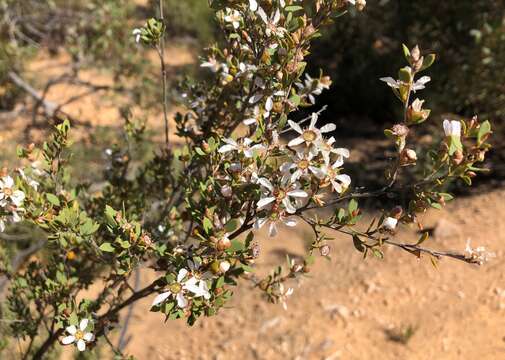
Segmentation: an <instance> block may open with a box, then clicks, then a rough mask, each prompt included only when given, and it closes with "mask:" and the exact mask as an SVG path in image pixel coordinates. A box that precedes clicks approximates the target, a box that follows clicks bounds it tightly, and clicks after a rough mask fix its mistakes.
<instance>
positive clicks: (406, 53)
mask: <svg viewBox="0 0 505 360" xmlns="http://www.w3.org/2000/svg"><path fill="white" fill-rule="evenodd" d="M402 49H403V55H404V56H405V59H407V61H410V50H409V48H408V47H407V45H405V44H402Z"/></svg>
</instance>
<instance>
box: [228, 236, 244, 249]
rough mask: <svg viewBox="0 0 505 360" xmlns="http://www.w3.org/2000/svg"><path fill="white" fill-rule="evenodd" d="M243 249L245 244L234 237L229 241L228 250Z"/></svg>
mask: <svg viewBox="0 0 505 360" xmlns="http://www.w3.org/2000/svg"><path fill="white" fill-rule="evenodd" d="M244 249H245V245H244V244H243V243H242V242H241V241H240V240H238V239H234V240H232V241H231V246H230V248H229V249H228V251H230V252H237V251H242V250H244Z"/></svg>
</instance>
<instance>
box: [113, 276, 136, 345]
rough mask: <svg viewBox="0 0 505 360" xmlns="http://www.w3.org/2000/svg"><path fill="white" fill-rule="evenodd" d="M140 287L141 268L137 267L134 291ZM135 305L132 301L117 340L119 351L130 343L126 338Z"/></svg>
mask: <svg viewBox="0 0 505 360" xmlns="http://www.w3.org/2000/svg"><path fill="white" fill-rule="evenodd" d="M139 287H140V270H139V268H136V269H135V280H134V285H133V292H134V293H136V292H137V291H138V289H139ZM134 306H135V303H131V304H130V306H129V307H128V313H127V314H126V318H125V321H124V325H123V328H122V329H121V333H120V335H119V340H118V342H117V348H118V349H119V351H123V350H124V348H125V347H126V345H127V344H128V341H127V339H126V335H128V325H129V323H130V320H131V317H132V315H133V308H134Z"/></svg>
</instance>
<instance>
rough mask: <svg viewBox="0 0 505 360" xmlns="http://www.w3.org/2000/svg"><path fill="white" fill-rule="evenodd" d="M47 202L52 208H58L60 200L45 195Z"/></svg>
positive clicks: (52, 195)
mask: <svg viewBox="0 0 505 360" xmlns="http://www.w3.org/2000/svg"><path fill="white" fill-rule="evenodd" d="M46 198H47V201H49V202H50V203H51V204H53V205H54V206H58V207H59V206H60V199H58V197H57V196H56V195H54V194H49V193H48V194H46Z"/></svg>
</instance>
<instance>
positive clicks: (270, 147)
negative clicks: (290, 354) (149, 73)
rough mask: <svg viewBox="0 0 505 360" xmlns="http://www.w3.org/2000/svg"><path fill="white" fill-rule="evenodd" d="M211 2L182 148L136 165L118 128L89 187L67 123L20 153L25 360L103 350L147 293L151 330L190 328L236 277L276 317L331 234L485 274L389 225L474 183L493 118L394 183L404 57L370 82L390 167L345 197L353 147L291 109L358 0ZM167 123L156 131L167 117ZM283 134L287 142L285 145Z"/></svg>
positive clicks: (5, 205) (152, 31) (313, 80)
mask: <svg viewBox="0 0 505 360" xmlns="http://www.w3.org/2000/svg"><path fill="white" fill-rule="evenodd" d="M210 5H211V7H212V8H213V9H214V10H215V12H216V16H217V19H218V22H219V24H220V26H221V27H222V31H223V34H224V35H225V36H224V42H223V44H222V45H221V46H218V45H214V46H211V47H210V48H209V49H208V54H207V56H206V57H205V58H204V59H202V67H204V68H208V70H209V72H210V75H211V80H210V81H207V82H204V83H200V84H187V85H184V86H183V99H184V100H185V102H186V106H187V109H188V111H187V112H185V113H181V114H178V115H177V116H176V117H175V120H176V127H177V128H176V132H177V134H178V136H180V137H181V138H182V139H184V141H185V145H184V146H183V147H180V148H175V147H170V146H169V145H170V144H169V143H168V137H167V143H166V144H165V146H164V147H163V148H162V149H161V150H160V151H159V152H157V153H156V154H154V155H153V157H152V159H151V160H149V161H148V162H146V163H143V164H141V165H140V166H138V164H135V166H133V164H132V161H131V154H130V151H131V148H132V147H133V146H134V145H135V142H139V141H145V139H144V140H143V137H142V132H141V131H140V130H138V129H136V128H135V127H131V126H130V127H127V134H128V137H129V139H130V141H131V143H132V144H131V145H132V146H129V147H127V148H125V149H120V148H115V149H113V150H110V151H108V155H109V158H110V164H109V167H108V169H107V171H106V172H105V180H106V185H104V186H103V187H102V188H101V189H100V191H98V192H97V191H96V189H95V191H92V190H91V187H90V185H89V184H80V183H77V184H76V183H75V179H72V176H71V173H70V169H69V166H68V162H69V159H70V156H71V147H70V144H69V142H68V132H69V129H70V126H69V123H68V122H64V123H62V124H60V125H58V126H57V127H56V128H55V131H54V134H53V137H52V139H51V140H50V141H48V142H46V143H45V144H44V145H43V146H42V148H40V149H37V148H35V147H33V146H29V147H27V148H20V149H19V155H20V157H21V158H23V159H25V161H27V162H29V163H30V165H29V166H26V167H25V168H23V169H19V170H18V171H17V175H16V176H14V175H12V174H11V175H8V173H5V174H4V176H3V178H2V181H1V183H0V189H1V190H0V209H1V213H0V216H1V218H0V219H1V224H2V230H4V229H3V227H4V225H5V224H7V231H8V229H9V226H10V225H9V224H10V223H12V222H19V221H21V220H22V221H24V222H25V223H27V224H32V226H35V227H36V228H39V229H42V230H43V232H44V234H45V236H46V238H47V246H46V249H47V252H46V253H45V254H44V256H43V257H41V258H37V259H32V260H31V261H30V262H29V264H28V265H27V266H26V268H24V269H23V270H22V271H17V272H14V271H11V269H9V268H7V267H4V268H2V269H1V271H2V272H3V273H4V274H6V275H7V276H8V277H9V279H10V281H11V282H10V294H9V295H8V306H9V312H10V313H11V314H12V316H13V317H14V318H15V319H16V321H13V322H12V324H11V330H12V332H13V335H14V336H15V337H16V338H21V339H26V338H28V339H29V340H30V341H29V342H28V346H27V347H26V349H25V350H24V351H25V354H26V356H25V357H27V356H33V358H35V359H40V358H43V357H44V356H45V355H46V354H47V353H48V352H49V351H51V349H52V348H53V347H54V346H55V345H56V344H57V343H61V344H62V345H71V344H75V346H76V347H77V349H78V350H80V351H84V350H86V349H88V348H93V347H94V346H96V344H97V342H98V341H100V339H101V338H104V340H106V341H107V342H108V343H109V344H111V343H110V341H109V340H108V338H107V334H108V332H109V330H111V328H113V327H114V324H115V323H117V321H118V317H119V312H120V311H121V310H122V309H124V308H126V307H128V306H129V305H131V304H133V303H135V302H136V301H138V300H139V299H142V298H146V297H147V298H149V299H151V301H152V306H151V309H150V310H152V311H155V312H160V313H161V314H162V316H160V320H161V319H169V320H175V319H179V318H182V319H184V320H185V321H187V323H188V324H190V325H192V324H194V323H195V322H196V321H197V320H198V318H199V317H201V316H213V315H216V314H217V313H218V312H219V311H221V308H222V307H223V306H224V305H225V304H226V303H227V301H228V300H229V299H230V298H231V296H232V289H233V287H234V286H236V285H237V282H238V280H239V279H240V278H245V279H249V280H251V281H253V282H254V284H255V286H256V287H257V288H258V289H259V290H261V291H262V292H264V294H265V296H266V298H267V299H268V300H269V301H271V302H273V303H282V304H283V305H284V306H285V305H286V301H287V299H288V298H289V296H290V295H291V294H292V293H293V288H291V287H289V283H290V282H292V281H294V280H295V279H297V278H299V277H300V276H303V275H304V274H305V273H306V272H307V271H308V268H309V265H310V264H311V263H312V262H313V261H315V259H316V257H317V255H318V254H319V255H320V256H323V257H328V256H329V255H330V251H331V249H330V245H329V241H330V240H331V238H330V237H329V234H327V233H326V231H327V230H328V231H334V232H339V233H342V234H345V235H348V236H349V239H350V240H351V241H352V242H353V244H354V246H355V248H356V249H357V251H359V252H360V253H362V255H363V256H365V257H366V256H368V255H369V254H371V255H373V256H376V257H379V258H382V257H383V252H382V249H383V248H384V247H385V246H394V247H398V248H400V249H402V250H404V251H407V252H409V253H411V254H413V255H415V256H416V257H420V256H422V255H423V254H424V255H427V256H429V257H430V258H432V260H433V261H436V260H437V259H439V258H442V257H451V258H455V259H458V260H461V261H465V262H468V263H481V262H483V261H484V260H485V259H486V258H487V257H488V254H487V252H486V251H485V249H482V248H478V249H475V250H472V249H471V248H470V247H469V248H468V251H467V253H466V254H465V253H461V254H459V253H455V252H439V251H435V250H431V249H429V248H425V247H423V244H422V243H423V242H425V241H426V240H427V237H428V236H427V233H423V235H422V237H421V238H420V239H419V241H418V242H417V243H415V244H406V243H401V242H398V241H396V240H395V239H394V234H395V231H396V229H397V227H398V226H399V225H400V224H410V223H418V218H417V214H419V213H422V212H424V211H426V210H427V209H428V208H430V207H433V208H441V207H442V206H443V205H444V204H445V202H447V201H449V200H451V199H452V196H451V195H450V194H447V193H443V192H442V190H441V189H442V188H443V185H444V184H445V183H447V182H449V181H454V180H457V179H462V180H463V181H464V182H466V183H468V184H471V179H472V177H474V176H475V175H476V173H477V172H479V171H481V170H482V169H480V168H478V167H477V165H476V164H477V163H479V162H482V161H483V160H484V157H485V153H486V151H487V150H488V149H489V145H488V144H487V139H488V137H489V135H490V133H491V127H490V124H489V122H487V121H486V122H482V123H481V122H479V121H478V120H477V118H474V119H472V120H471V121H458V120H446V121H444V123H443V125H442V124H441V126H440V128H441V131H442V129H443V131H445V138H444V140H443V141H442V142H441V143H440V144H439V146H438V147H437V148H435V149H426V151H427V152H428V153H429V162H428V163H426V164H425V165H424V167H423V168H422V169H421V170H422V173H423V176H422V178H420V179H418V181H417V182H415V183H409V184H401V182H400V181H399V179H400V178H401V175H402V170H403V169H404V168H406V167H412V166H417V164H416V161H417V155H416V152H415V151H414V150H412V146H411V144H410V142H409V140H410V139H409V132H410V129H411V128H412V127H416V126H419V125H420V124H422V123H423V122H424V121H426V120H427V119H428V117H429V114H430V111H429V110H428V109H425V108H424V102H423V100H421V99H419V98H416V99H414V100H413V97H414V94H416V95H417V94H418V92H419V91H421V90H423V89H424V88H425V86H426V85H427V84H428V83H429V81H430V78H429V77H428V76H427V75H424V76H421V77H419V75H420V74H421V73H422V72H425V71H426V70H427V69H428V68H429V67H430V65H432V63H433V62H434V61H435V55H433V54H427V55H423V54H422V53H421V51H420V49H419V48H418V47H417V46H416V47H414V48H413V49H408V48H407V47H404V55H405V57H406V60H407V63H408V65H407V66H406V67H404V68H402V69H400V70H399V73H398V79H395V78H392V77H387V78H383V79H382V80H383V81H384V82H385V83H386V84H387V85H389V87H390V89H391V90H392V92H393V94H394V95H395V96H396V97H397V98H398V100H399V101H400V103H401V106H402V109H403V114H404V116H403V118H402V119H401V120H399V122H398V124H396V125H394V126H393V127H392V128H391V129H386V131H385V133H386V135H387V136H388V137H390V138H391V140H392V141H393V142H394V145H395V147H396V156H395V157H394V158H393V159H391V162H390V165H389V167H388V169H386V184H385V186H384V187H383V188H381V189H377V190H373V191H363V190H360V191H357V190H353V189H352V184H353V180H352V179H351V177H350V176H349V175H348V174H346V171H345V162H346V160H347V159H348V158H349V156H350V155H351V152H350V151H349V150H348V149H345V148H341V147H338V140H337V139H336V138H334V137H331V136H330V133H331V132H332V131H333V130H335V128H336V127H335V125H333V124H328V125H324V126H319V125H318V113H314V114H312V115H311V116H309V117H308V118H306V119H303V120H302V121H299V122H298V123H296V122H294V121H292V120H289V114H290V113H292V112H293V111H296V110H297V109H299V108H300V107H303V106H309V105H312V104H314V103H315V99H316V97H317V95H319V94H320V93H321V92H322V91H323V90H324V89H327V88H328V87H329V85H330V83H331V81H330V79H329V78H327V77H325V76H323V75H322V74H321V75H319V76H318V77H312V76H310V75H308V74H304V69H305V66H306V63H305V61H304V59H305V57H306V56H307V54H308V53H309V49H310V44H311V41H312V40H313V39H315V38H317V37H318V36H319V31H320V29H321V27H323V26H324V25H325V24H327V23H330V22H331V21H332V20H331V19H332V18H334V17H336V16H339V15H342V14H344V13H345V12H346V10H347V9H348V8H349V7H351V6H355V7H357V8H358V9H359V10H361V9H363V7H364V6H365V2H364V1H359V0H356V1H350V0H348V1H345V0H316V1H294V0H274V1H260V0H257V1H256V0H249V1H245V0H242V1H223V0H216V1H211V2H210ZM164 29H165V27H164V24H163V22H162V20H160V19H150V20H148V21H147V23H146V24H145V26H143V27H142V28H139V29H135V30H134V31H133V35H134V36H133V37H134V39H135V40H136V41H137V42H138V43H142V44H143V45H145V46H152V47H155V48H156V49H158V51H159V54H160V57H161V59H162V60H163V33H164ZM162 64H163V62H162ZM162 77H164V72H163V75H162ZM163 86H165V81H163ZM165 122H166V124H165V125H166V128H167V131H168V122H167V119H166V117H165ZM238 134H242V135H238ZM284 134H286V136H289V137H290V139H291V140H289V141H288V142H287V143H285V142H284V141H283V140H282V137H281V136H282V135H284ZM399 194H408V195H409V197H408V198H409V199H410V200H409V202H408V203H407V204H401V203H399V204H398V206H396V207H394V208H391V209H386V210H385V211H384V212H383V213H382V214H381V215H380V216H379V217H378V218H375V219H374V220H373V221H372V222H371V223H369V224H366V226H360V224H361V223H362V222H364V220H363V219H362V212H361V209H360V208H359V204H358V200H359V199H362V198H370V197H380V196H383V195H387V196H389V197H390V198H393V199H395V198H399V196H398V195H399ZM322 208H329V209H332V212H331V214H330V215H329V216H326V217H323V216H322V214H319V213H315V212H314V210H317V209H322ZM311 210H312V211H311ZM300 223H306V224H308V225H309V226H310V227H311V229H312V230H313V234H314V237H313V241H312V244H311V246H310V248H309V249H308V254H307V257H306V258H305V260H304V261H300V262H299V261H295V260H292V259H289V262H288V267H287V268H282V267H278V268H276V269H274V271H273V272H272V273H271V274H270V275H268V276H267V277H265V278H263V279H258V278H257V277H255V276H254V275H253V272H254V269H253V266H254V262H255V259H256V258H257V257H258V256H260V248H261V244H260V243H259V242H258V241H257V240H255V236H256V234H257V232H258V231H259V230H260V229H266V230H267V232H268V234H269V235H270V237H272V239H271V240H270V241H275V237H276V236H277V234H278V231H279V229H280V228H282V227H284V226H289V227H296V226H298V225H299V224H300ZM363 229H366V230H363ZM141 266H148V267H149V268H151V269H153V270H155V271H156V272H157V274H158V277H157V278H156V279H155V280H154V281H153V282H152V283H150V284H147V285H146V286H145V287H144V288H141V289H134V288H132V287H131V286H130V285H129V280H130V279H131V277H132V275H133V274H135V272H136V271H137V269H138V268H139V267H141ZM97 283H98V284H100V285H101V288H102V289H103V290H102V291H101V292H100V293H99V294H98V296H97V297H96V298H94V299H82V300H77V299H81V298H82V291H83V290H85V289H87V288H89V287H90V286H91V285H92V284H97ZM111 346H112V345H111ZM113 350H114V351H116V352H117V353H119V352H120V350H119V349H115V348H113Z"/></svg>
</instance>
